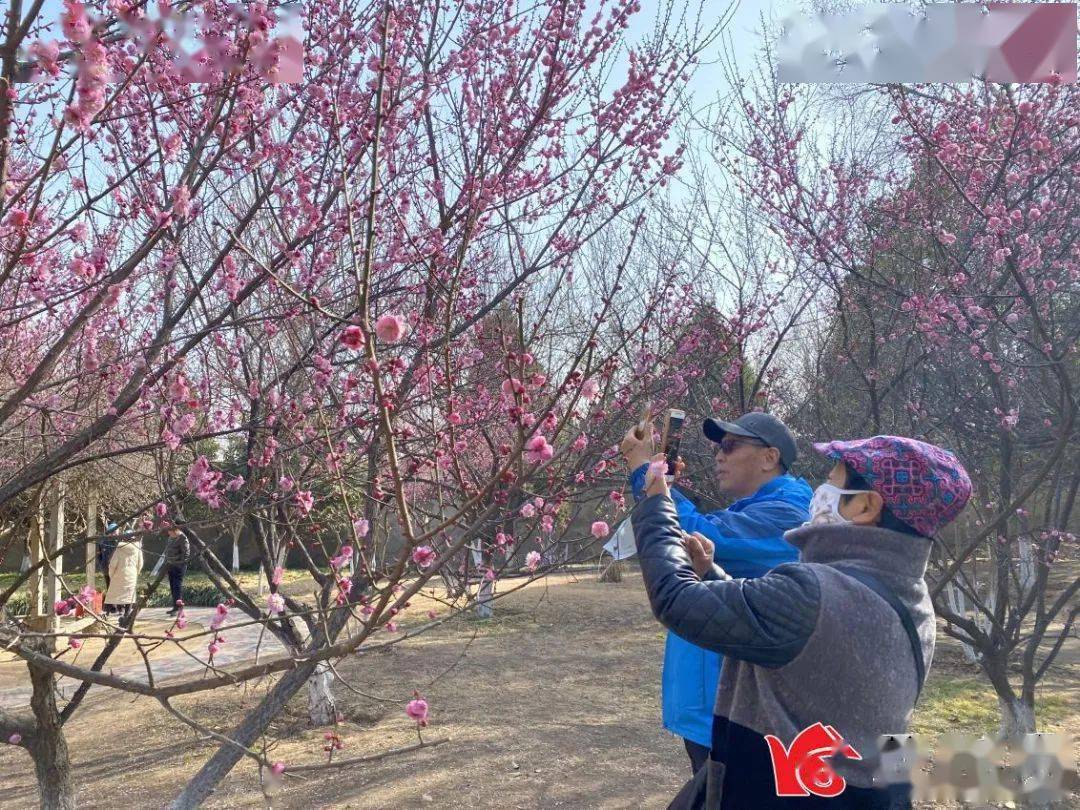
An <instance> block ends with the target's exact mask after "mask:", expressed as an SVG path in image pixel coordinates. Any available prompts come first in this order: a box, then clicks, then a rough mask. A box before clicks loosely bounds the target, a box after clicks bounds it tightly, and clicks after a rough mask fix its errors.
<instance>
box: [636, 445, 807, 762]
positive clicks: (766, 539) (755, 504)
mask: <svg viewBox="0 0 1080 810" xmlns="http://www.w3.org/2000/svg"><path fill="white" fill-rule="evenodd" d="M647 469H648V465H647V464H643V465H641V466H640V467H638V469H636V470H634V471H633V473H631V475H630V486H631V488H632V489H633V492H634V500H636V501H640V500H641V499H642V498H644V497H645V472H646V470H647ZM812 495H813V492H812V490H811V489H810V485H809V484H807V483H806V481H804V480H803V479H801V478H796V477H794V476H793V475H789V474H784V475H778V476H777V477H776V478H774V479H772V480H771V481H768V482H766V483H765V484H763V485H762V487H761V488H760V489H759V490H758V491H757V492H755V493H754V494H753V495H751V496H750V497H749V498H742V499H741V500H738V501H735V503H733V504H731V506H729V507H728V508H727V509H721V510H720V511H718V512H709V513H707V514H702V513H701V512H699V511H698V510H697V508H696V507H695V506H694V504H692V503H691V502H690V501H689V500H688V499H687V498H686V496H684V495H683V494H682V493H681V492H679V490H678V489H674V488H673V489H672V490H671V498H672V500H673V501H674V502H675V507H676V510H677V511H678V516H679V526H680V528H681V529H682V530H683V531H685V532H700V533H701V534H703V535H705V536H706V537H708V538H709V539H710V540H712V541H713V543H714V544H715V546H716V550H715V552H714V554H713V558H714V559H715V560H716V562H717V563H718V564H719V565H720V567H721V568H723V569H724V570H725V571H727V572H728V573H729V574H730V575H731V576H733V577H740V578H748V577H760V576H762V575H763V574H765V573H766V572H767V571H769V570H770V569H771V568H775V567H776V566H778V565H782V564H783V563H789V562H795V561H796V560H797V559H798V557H799V553H798V551H797V550H796V549H795V547H794V546H792V545H791V544H790V543H788V542H787V541H785V540H784V537H783V534H784V532H786V531H787V530H788V529H794V528H795V527H796V526H800V525H802V524H803V523H805V522H806V521H807V520H808V519H809V517H810V512H809V509H810V498H811V496H812ZM720 662H721V657H720V655H719V654H717V653H715V652H710V651H709V650H703V649H702V648H701V647H697V646H695V645H693V644H691V643H690V642H689V641H686V640H685V639H683V638H681V637H680V636H678V635H676V634H675V633H673V632H671V631H670V630H669V631H668V635H667V644H666V645H665V647H664V674H663V678H662V697H663V699H662V705H663V719H664V728H666V729H667V730H668V731H670V732H671V733H673V734H677V735H678V736H680V737H683V738H684V739H687V740H691V741H693V742H696V743H697V744H698V745H704V746H706V747H708V746H709V745H710V744H711V742H712V718H713V703H714V702H715V700H716V685H717V682H718V681H719V680H720Z"/></svg>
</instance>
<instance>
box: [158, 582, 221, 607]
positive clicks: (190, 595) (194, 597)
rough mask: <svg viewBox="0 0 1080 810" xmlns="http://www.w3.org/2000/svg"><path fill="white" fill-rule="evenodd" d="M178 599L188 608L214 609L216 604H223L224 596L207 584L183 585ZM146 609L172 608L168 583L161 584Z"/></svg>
mask: <svg viewBox="0 0 1080 810" xmlns="http://www.w3.org/2000/svg"><path fill="white" fill-rule="evenodd" d="M180 598H181V599H183V600H184V604H185V605H187V606H188V607H214V606H215V605H217V603H218V602H224V601H225V596H224V594H222V593H221V591H219V590H218V589H217V587H215V586H214V585H212V584H211V583H209V582H206V581H203V582H193V583H191V584H188V583H186V582H185V583H184V587H183V588H182V589H181V590H180ZM146 606H147V607H172V596H171V595H170V594H169V588H168V583H164V582H163V583H162V584H161V587H159V588H158V589H157V592H156V593H154V595H153V596H151V597H150V599H149V600H148V601H147V603H146Z"/></svg>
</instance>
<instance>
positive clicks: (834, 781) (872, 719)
mask: <svg viewBox="0 0 1080 810" xmlns="http://www.w3.org/2000/svg"><path fill="white" fill-rule="evenodd" d="M814 447H815V449H816V450H817V451H818V452H820V453H822V454H823V455H825V456H826V457H828V458H830V459H832V460H833V461H835V462H836V463H835V466H834V467H833V469H832V471H831V472H830V474H829V480H828V482H827V483H825V484H823V485H822V486H821V487H819V488H818V490H817V491H816V492H815V494H814V499H813V502H812V503H811V508H810V513H811V517H810V520H809V522H808V523H807V524H806V525H805V526H802V527H800V528H798V529H795V530H793V531H790V532H788V533H787V534H786V535H785V537H786V538H787V539H788V540H789V541H790V542H791V543H793V544H794V545H795V546H796V547H797V548H798V549H799V559H800V561H799V562H798V563H789V564H786V565H781V566H778V567H777V568H775V569H773V570H772V571H770V572H769V573H767V574H766V575H764V576H762V577H759V578H757V579H732V578H731V577H730V576H729V575H728V574H727V572H725V571H723V570H722V569H721V568H720V567H719V566H717V565H716V563H715V562H714V561H713V560H712V559H711V558H710V557H709V555H708V554H707V550H706V547H705V545H704V544H703V543H702V542H701V540H702V538H700V537H694V536H691V537H690V538H687V537H686V536H685V535H684V532H683V531H682V529H681V528H680V525H679V518H678V512H677V508H676V504H675V502H674V500H673V499H672V497H671V494H670V492H669V489H668V486H667V484H666V482H665V481H664V477H663V475H654V474H652V472H651V470H653V469H654V468H652V467H650V474H649V476H648V477H649V481H648V485H647V491H648V497H647V498H646V499H645V500H643V501H641V503H639V504H638V505H637V507H636V508H635V509H634V513H633V515H632V518H631V519H632V520H633V527H634V535H635V538H636V542H637V549H638V557H639V559H640V562H641V572H642V576H643V578H644V580H645V585H646V589H647V591H648V595H649V601H650V604H651V607H652V610H653V613H654V614H655V615H656V617H657V618H658V619H659V620H660V621H661V622H662V623H663V624H664V625H665V626H667V627H668V628H669V629H671V630H673V631H674V632H676V633H678V634H679V635H681V636H683V637H684V638H686V639H688V640H690V641H692V642H694V643H695V644H698V645H700V646H702V647H705V648H707V649H711V650H715V651H717V652H719V653H721V654H723V655H724V656H725V662H724V667H723V670H722V672H721V676H720V686H719V690H718V692H717V696H716V707H715V714H714V717H713V728H712V743H711V750H710V753H709V759H708V763H707V765H706V767H704V768H702V769H701V770H700V771H699V772H698V773H697V775H696V776H695V778H694V779H692V780H691V781H690V782H688V783H687V784H686V786H685V787H684V788H683V789H682V791H680V793H679V795H678V796H676V798H675V801H674V802H673V803H672V805H671V806H672V807H675V808H680V809H681V808H709V810H712V808H723V809H724V810H729V809H730V810H736V808H737V809H738V810H742V808H751V807H752V808H769V807H786V806H788V805H789V804H791V803H793V802H794V803H797V804H798V806H800V807H804V806H811V807H816V806H818V805H819V804H821V805H822V806H825V807H828V808H889V809H890V810H892V808H903V807H910V784H888V783H887V780H886V779H884V778H882V776H881V775H880V774H879V772H878V769H879V765H880V760H881V757H880V753H879V749H878V743H879V739H880V738H881V737H882V736H883V735H888V734H898V733H904V732H905V731H906V729H907V727H908V723H909V721H910V718H911V714H912V710H913V708H914V705H915V700H916V698H917V696H918V694H919V691H920V689H921V688H922V683H923V680H924V678H925V671H926V668H927V667H929V665H930V662H931V659H932V657H933V652H934V638H935V627H934V611H933V607H932V605H931V602H930V594H929V591H928V588H927V585H926V582H925V580H924V574H925V571H926V564H927V560H928V558H929V555H930V539H929V538H930V537H931V536H932V535H934V534H935V533H936V532H937V531H938V530H939V529H941V528H942V527H943V526H945V525H946V524H947V523H949V522H950V521H952V520H953V519H954V518H956V516H957V515H959V513H960V511H961V510H962V509H963V507H964V505H965V504H966V503H967V500H968V498H969V497H970V494H971V481H970V480H969V478H968V475H967V473H966V471H965V470H964V468H963V466H961V464H960V463H959V461H957V459H956V457H955V456H954V455H953V454H952V453H949V452H948V451H946V450H942V449H941V448H938V447H935V446H933V445H929V444H926V443H924V442H920V441H916V440H914V439H907V438H902V437H897V436H875V437H873V438H871V439H860V440H855V441H849V442H842V441H836V442H829V443H826V444H817V445H814ZM661 458H662V457H660V456H657V457H656V459H657V460H659V459H661ZM657 468H659V464H658V465H657ZM684 543H685V545H684ZM817 724H820V726H818V725H817ZM808 730H809V731H808ZM804 732H805V733H817V734H819V735H820V734H825V735H827V736H828V739H829V743H828V745H827V746H825V747H819V748H817V749H814V750H811V751H809V752H807V751H803V750H801V748H800V745H799V738H800V734H802V733H804ZM804 736H805V735H804ZM806 739H811V738H806ZM830 755H831V756H830ZM781 794H783V796H781ZM825 795H829V796H830V798H819V797H821V796H825ZM795 797H798V798H795ZM824 802H828V804H827V805H826V804H824Z"/></svg>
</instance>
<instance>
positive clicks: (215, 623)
mask: <svg viewBox="0 0 1080 810" xmlns="http://www.w3.org/2000/svg"><path fill="white" fill-rule="evenodd" d="M228 617H229V608H228V607H226V606H225V605H224V604H222V603H220V602H219V603H218V606H217V609H216V610H215V611H214V615H213V616H212V617H211V618H210V629H211V630H218V629H220V628H221V625H223V624H224V623H225V619H227V618H228Z"/></svg>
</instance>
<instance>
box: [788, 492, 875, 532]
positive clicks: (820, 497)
mask: <svg viewBox="0 0 1080 810" xmlns="http://www.w3.org/2000/svg"><path fill="white" fill-rule="evenodd" d="M869 491H870V490H867V489H840V487H837V486H833V485H832V484H822V485H821V486H819V487H818V488H817V489H815V490H814V497H813V498H812V499H811V500H810V520H808V521H806V523H804V524H803V525H804V526H822V525H829V524H835V525H839V524H843V523H851V521H850V520H848V519H847V518H846V517H844V516H843V515H841V514H840V496H841V495H858V494H859V493H860V492H869Z"/></svg>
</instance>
